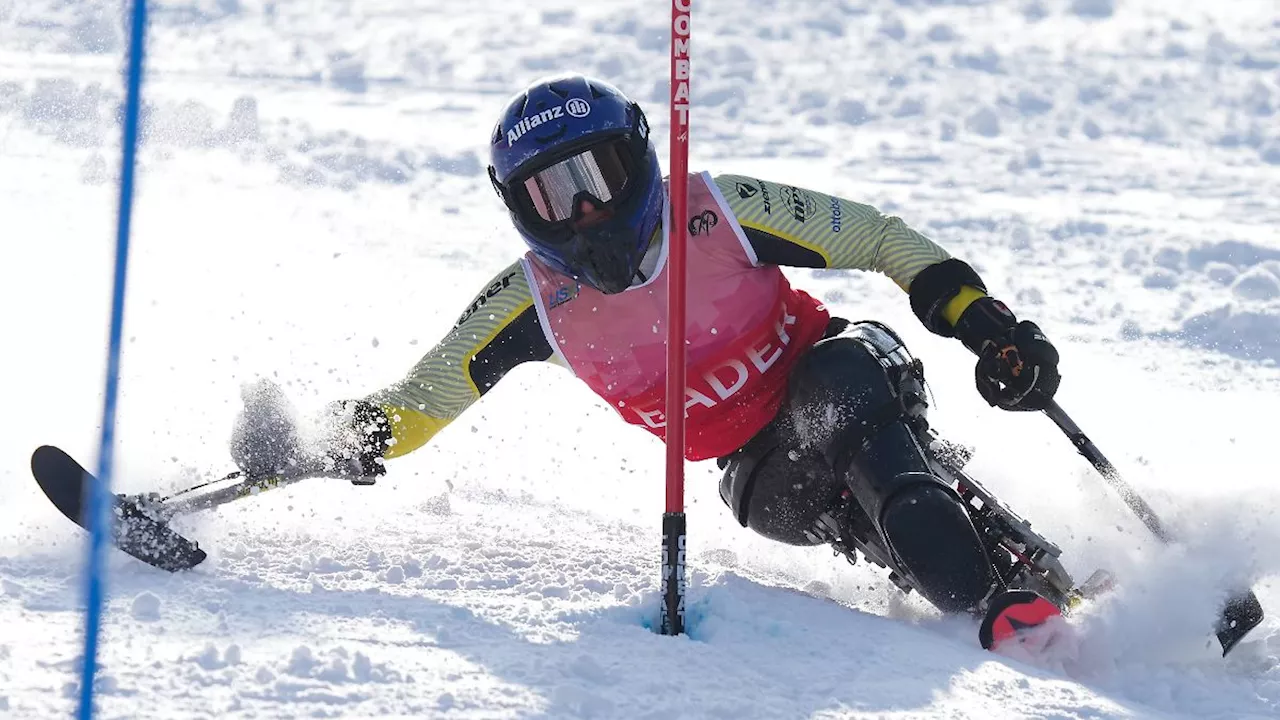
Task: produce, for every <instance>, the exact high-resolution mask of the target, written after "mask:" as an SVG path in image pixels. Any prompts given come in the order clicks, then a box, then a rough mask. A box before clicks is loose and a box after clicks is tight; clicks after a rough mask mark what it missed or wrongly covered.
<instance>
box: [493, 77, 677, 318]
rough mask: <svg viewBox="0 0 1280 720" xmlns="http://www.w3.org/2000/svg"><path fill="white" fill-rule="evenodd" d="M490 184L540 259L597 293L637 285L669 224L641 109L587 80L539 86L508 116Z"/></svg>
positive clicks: (511, 106)
mask: <svg viewBox="0 0 1280 720" xmlns="http://www.w3.org/2000/svg"><path fill="white" fill-rule="evenodd" d="M489 161H490V165H489V179H490V180H491V181H493V187H494V189H495V190H497V191H498V195H499V196H501V197H502V202H503V203H505V204H506V206H507V209H508V210H509V211H510V213H511V220H512V222H513V223H514V224H515V226H516V230H518V231H519V232H520V235H521V236H522V237H523V238H524V241H525V243H526V244H527V245H528V246H529V248H530V249H531V250H532V251H533V253H534V254H535V255H536V256H537V257H538V258H539V259H541V260H542V261H543V262H544V263H546V264H547V265H549V266H550V267H552V268H554V269H555V270H557V271H559V272H561V273H564V274H565V275H568V276H570V277H573V278H575V279H577V280H578V281H580V282H584V283H586V284H587V285H590V286H591V287H594V288H596V289H597V290H599V291H600V292H603V293H607V294H613V293H619V292H622V291H623V290H626V289H627V288H628V287H630V286H631V284H632V282H633V280H634V279H635V278H636V275H637V272H638V271H639V269H640V262H641V260H642V259H643V258H644V255H645V251H647V250H648V249H649V244H650V242H651V241H652V239H653V236H654V234H655V233H656V232H657V231H658V229H659V228H660V227H661V222H662V202H663V187H662V169H661V168H660V167H659V166H658V154H657V152H656V151H655V150H654V148H653V143H651V142H650V141H649V124H648V122H647V121H646V120H645V117H644V113H643V112H642V111H641V110H640V106H639V105H637V104H636V103H634V102H632V101H631V100H630V99H628V98H627V96H625V95H623V94H622V92H621V91H619V90H618V89H617V88H615V87H613V86H612V85H610V84H608V83H606V82H603V81H600V80H596V79H593V78H588V77H585V76H582V75H559V76H555V77H550V78H544V79H541V80H538V81H535V82H534V83H533V84H532V85H530V86H529V87H527V88H526V89H525V90H524V91H523V92H521V93H520V94H518V95H516V96H515V97H513V98H512V99H511V100H510V101H509V102H508V103H507V106H506V107H505V108H504V109H503V111H502V116H501V118H500V119H499V120H498V124H497V126H496V127H495V128H494V129H493V138H492V139H491V141H490V144H489Z"/></svg>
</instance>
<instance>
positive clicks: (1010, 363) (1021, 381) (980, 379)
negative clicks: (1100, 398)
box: [955, 297, 1062, 410]
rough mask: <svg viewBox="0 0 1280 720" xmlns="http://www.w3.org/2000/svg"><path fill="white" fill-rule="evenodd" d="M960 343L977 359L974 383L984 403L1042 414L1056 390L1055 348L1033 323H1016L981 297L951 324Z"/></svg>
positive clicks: (1001, 306)
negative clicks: (1041, 411) (975, 355)
mask: <svg viewBox="0 0 1280 720" xmlns="http://www.w3.org/2000/svg"><path fill="white" fill-rule="evenodd" d="M955 333H956V336H957V337H958V338H960V341H961V342H963V343H964V344H965V346H966V347H968V348H969V349H970V350H972V351H973V352H975V353H976V354H977V355H978V364H977V367H975V369H974V379H975V381H976V383H977V386H978V393H979V394H981V395H982V399H984V400H986V401H987V403H989V404H991V405H994V406H999V407H1000V408H1001V409H1003V410H1043V409H1045V407H1047V406H1048V404H1049V401H1051V400H1053V396H1054V393H1056V392H1058V384H1059V383H1060V382H1061V381H1062V377H1061V375H1059V374H1058V350H1057V348H1055V347H1054V346H1053V343H1050V342H1049V340H1048V338H1046V337H1045V336H1044V333H1043V332H1042V331H1041V330H1040V328H1039V326H1037V325H1036V324H1035V323H1033V322H1029V321H1027V320H1023V321H1022V322H1018V321H1017V319H1016V318H1015V317H1014V316H1013V313H1011V312H1009V308H1007V307H1005V305H1004V303H1002V302H1000V301H999V300H995V299H993V298H990V297H982V298H979V299H977V300H975V301H973V303H972V304H970V305H969V307H968V308H966V309H965V311H964V313H963V314H961V316H960V319H959V321H957V322H956V327H955Z"/></svg>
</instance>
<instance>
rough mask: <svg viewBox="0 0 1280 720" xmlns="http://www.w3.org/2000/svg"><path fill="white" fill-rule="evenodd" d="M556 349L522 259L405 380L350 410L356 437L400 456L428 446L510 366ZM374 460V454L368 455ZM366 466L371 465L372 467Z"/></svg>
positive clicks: (485, 291)
mask: <svg viewBox="0 0 1280 720" xmlns="http://www.w3.org/2000/svg"><path fill="white" fill-rule="evenodd" d="M553 355H554V353H553V351H552V348H551V345H550V343H548V341H547V339H546V336H545V335H544V334H543V332H542V326H541V324H540V322H539V320H538V314H537V310H536V309H535V307H534V303H533V296H532V294H531V293H530V291H529V284H528V281H527V280H526V279H525V275H524V271H523V270H522V269H521V267H520V263H519V262H516V263H513V264H512V265H511V266H509V267H508V268H506V269H505V270H503V271H502V272H500V273H498V275H496V276H495V277H494V278H493V280H492V281H491V282H490V283H489V284H488V285H486V286H485V287H484V288H483V289H482V290H481V291H480V292H479V293H478V294H477V295H476V297H475V299H474V300H472V302H471V304H470V305H468V306H467V308H466V310H464V311H463V313H462V316H461V317H460V318H458V322H457V323H456V324H455V325H454V327H453V329H452V330H451V331H450V332H449V333H448V334H447V335H445V337H444V338H443V339H442V340H441V341H440V342H439V343H437V344H436V346H435V347H433V348H432V349H431V350H430V351H428V352H427V354H426V355H424V356H423V357H422V359H421V360H419V361H418V364H417V365H415V366H414V367H413V369H412V370H410V371H409V374H408V375H407V376H406V377H405V378H404V379H403V380H401V381H399V382H397V383H395V384H394V385H391V386H390V387H387V388H385V389H382V390H379V391H377V392H375V393H373V394H371V395H369V396H368V397H366V398H364V399H362V400H357V401H352V402H350V403H348V404H349V405H354V406H355V407H353V408H352V407H349V408H347V410H348V413H349V415H348V416H349V417H352V418H353V420H354V421H353V424H352V429H353V430H354V431H355V435H356V436H357V437H356V441H357V442H358V443H359V445H360V447H362V448H365V449H367V450H366V452H367V451H369V450H372V451H376V453H377V457H381V458H388V459H389V458H394V457H399V456H401V455H405V454H407V453H409V452H411V451H413V450H416V449H417V448H419V447H422V446H423V445H425V444H426V443H427V442H428V441H429V440H430V439H431V438H432V437H433V436H434V435H435V434H436V433H437V432H439V431H440V430H441V429H442V428H444V427H445V426H446V425H448V424H449V423H450V422H452V421H453V420H454V419H456V418H457V417H458V416H459V415H461V414H462V412H463V411H464V410H466V409H467V408H468V407H470V406H471V405H472V404H473V403H475V401H477V400H479V399H480V397H481V396H483V395H484V394H485V393H487V392H488V391H489V390H490V389H492V388H493V386H494V385H496V384H497V383H498V381H499V380H501V379H502V377H503V376H504V375H506V374H507V372H508V371H510V370H511V369H512V368H514V367H515V366H516V365H519V364H520V363H523V362H527V361H529V360H550V359H551V358H552V357H553ZM370 459H372V458H370ZM366 467H368V465H366Z"/></svg>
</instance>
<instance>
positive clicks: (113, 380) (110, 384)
mask: <svg viewBox="0 0 1280 720" xmlns="http://www.w3.org/2000/svg"><path fill="white" fill-rule="evenodd" d="M146 29H147V2H146V0H133V12H132V13H131V14H130V24H129V59H128V67H127V69H126V77H125V106H124V123H123V124H124V137H123V140H122V142H121V146H120V147H121V153H120V206H119V210H118V214H117V218H116V219H117V225H116V264H115V281H114V282H113V284H112V286H111V332H110V337H109V339H108V341H107V382H106V398H105V399H104V400H103V403H102V439H101V444H100V446H99V448H98V482H96V483H93V485H92V486H91V487H92V489H91V490H90V498H89V505H88V507H89V511H90V513H92V514H91V516H90V520H89V558H88V562H87V563H86V567H85V596H86V598H85V603H86V608H85V629H84V659H83V667H82V670H81V677H80V711H79V714H78V717H79V718H80V719H81V720H91V719H92V718H93V680H94V675H95V673H96V671H97V667H98V631H99V629H100V628H101V626H102V605H103V595H104V592H103V586H104V584H105V583H104V577H103V575H104V574H105V568H104V565H105V563H104V561H103V555H104V550H105V546H106V539H107V537H108V534H109V533H111V525H112V523H113V521H114V519H115V518H113V517H112V513H111V502H110V500H111V466H112V460H113V458H112V451H113V449H114V447H115V426H116V398H117V396H118V395H119V391H120V346H121V339H122V337H123V335H124V290H125V280H126V275H127V271H128V269H129V223H130V220H131V219H132V215H133V176H134V166H135V165H136V161H137V156H138V115H139V114H140V110H141V105H142V98H141V95H142V59H143V44H144V42H145V40H146Z"/></svg>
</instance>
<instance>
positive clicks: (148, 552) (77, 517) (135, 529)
mask: <svg viewBox="0 0 1280 720" xmlns="http://www.w3.org/2000/svg"><path fill="white" fill-rule="evenodd" d="M31 474H32V475H33V476H34V477H35V480H36V483H37V484H39V485H40V489H41V490H43V491H44V494H45V496H46V497H48V498H49V501H50V502H52V503H53V505H54V507H56V508H58V510H59V511H60V512H61V513H62V514H63V515H65V516H66V517H67V519H69V520H71V521H72V522H74V523H75V524H77V525H79V526H80V527H82V528H85V529H86V530H87V529H88V527H87V524H86V523H87V520H88V518H86V517H85V512H84V511H85V498H87V497H88V495H87V492H88V490H89V489H90V487H91V484H92V483H95V482H97V481H98V480H97V478H95V477H94V476H93V475H91V474H90V473H89V472H88V471H87V470H85V469H84V468H83V467H81V466H80V463H78V462H76V461H75V459H74V458H72V457H71V456H70V455H68V454H66V453H65V452H63V451H62V450H60V449H58V448H56V447H52V446H50V445H43V446H41V447H38V448H36V450H35V452H34V453H32V454H31ZM112 502H113V509H114V510H115V523H114V524H113V527H112V534H111V542H112V544H114V545H115V546H116V547H118V548H120V549H121V550H123V551H124V552H126V553H128V554H130V555H132V556H133V557H135V558H137V559H139V560H141V561H142V562H144V563H147V564H148V565H151V566H153V567H157V568H160V569H161V570H168V571H169V572H177V571H179V570H190V569H191V568H193V567H195V566H196V565H199V564H200V563H201V562H204V559H205V557H206V554H205V551H203V550H201V549H200V548H199V546H197V545H196V543H194V542H192V541H190V540H188V539H186V538H184V537H182V536H181V535H179V534H178V533H176V532H174V530H173V529H172V528H170V527H169V524H168V522H166V521H165V520H164V519H162V518H161V517H160V516H159V515H158V514H157V513H156V512H155V509H154V508H152V507H150V506H147V505H145V504H144V503H142V502H140V498H128V497H125V496H123V495H116V496H115V497H114V498H112Z"/></svg>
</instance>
